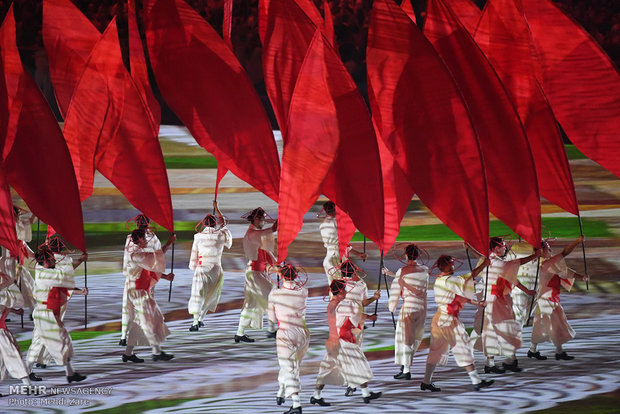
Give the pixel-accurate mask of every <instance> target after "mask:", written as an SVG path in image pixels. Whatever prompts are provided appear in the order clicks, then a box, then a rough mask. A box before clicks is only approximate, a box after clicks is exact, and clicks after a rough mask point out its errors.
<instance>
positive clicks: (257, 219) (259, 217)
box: [247, 207, 265, 229]
mask: <svg viewBox="0 0 620 414" xmlns="http://www.w3.org/2000/svg"><path fill="white" fill-rule="evenodd" d="M247 219H248V221H249V222H250V223H252V224H253V225H254V227H256V228H257V229H262V228H263V226H264V225H265V210H263V208H262V207H257V208H255V209H254V210H252V211H250V213H249V214H248V216H247Z"/></svg>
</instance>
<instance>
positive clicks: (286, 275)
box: [280, 264, 298, 282]
mask: <svg viewBox="0 0 620 414" xmlns="http://www.w3.org/2000/svg"><path fill="white" fill-rule="evenodd" d="M280 274H281V275H282V278H283V279H284V280H287V281H289V282H292V281H293V280H295V279H297V275H298V271H297V268H296V267H295V266H293V265H292V264H285V265H282V267H281V268H280Z"/></svg>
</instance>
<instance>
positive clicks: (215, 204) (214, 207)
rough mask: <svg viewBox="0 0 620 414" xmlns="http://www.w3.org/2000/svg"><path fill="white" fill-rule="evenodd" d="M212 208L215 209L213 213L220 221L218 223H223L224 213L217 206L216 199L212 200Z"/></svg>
mask: <svg viewBox="0 0 620 414" xmlns="http://www.w3.org/2000/svg"><path fill="white" fill-rule="evenodd" d="M213 210H214V211H215V214H217V218H218V220H219V221H220V223H223V222H224V215H223V214H222V212H221V211H220V208H219V207H218V205H217V201H216V200H213Z"/></svg>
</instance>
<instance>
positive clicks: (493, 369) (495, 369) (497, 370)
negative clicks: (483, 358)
mask: <svg viewBox="0 0 620 414" xmlns="http://www.w3.org/2000/svg"><path fill="white" fill-rule="evenodd" d="M504 372H506V370H505V369H503V368H500V367H496V366H495V365H493V366H492V367H490V366H488V365H485V366H484V373H485V374H503V373H504Z"/></svg>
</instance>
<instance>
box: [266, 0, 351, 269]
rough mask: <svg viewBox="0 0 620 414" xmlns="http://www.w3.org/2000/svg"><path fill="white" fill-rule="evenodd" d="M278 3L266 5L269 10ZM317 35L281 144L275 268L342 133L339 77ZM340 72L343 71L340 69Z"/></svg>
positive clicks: (316, 191)
mask: <svg viewBox="0 0 620 414" xmlns="http://www.w3.org/2000/svg"><path fill="white" fill-rule="evenodd" d="M278 1H279V0H272V5H275V4H277V2H278ZM326 43H328V40H327V39H325V38H324V36H323V35H322V33H321V31H320V30H318V29H317V30H316V31H315V35H314V38H313V39H312V42H311V43H310V46H309V48H308V52H307V54H306V58H305V60H304V64H303V65H302V67H301V70H300V72H299V76H298V78H297V83H296V85H295V91H294V93H293V97H292V99H291V107H290V118H289V124H288V130H289V132H290V134H289V138H288V139H287V141H286V142H285V144H284V152H283V155H282V175H281V178H280V203H279V206H278V262H282V261H283V260H284V259H286V256H287V249H288V246H289V245H290V244H291V242H292V241H293V240H295V237H296V236H297V234H298V233H299V230H301V227H302V226H303V216H304V214H305V213H306V212H307V211H308V209H309V208H310V207H311V206H312V204H313V203H314V202H315V201H316V199H317V198H318V196H319V195H320V194H321V192H320V189H321V185H322V184H323V181H324V180H325V177H326V176H327V174H328V172H329V170H330V168H331V167H332V163H333V162H334V159H335V157H336V153H337V152H338V144H339V140H340V135H341V133H342V131H341V130H340V125H339V123H338V114H339V112H340V111H343V110H346V108H344V107H343V106H342V105H339V106H337V103H336V100H337V99H338V98H339V93H340V92H341V91H339V90H338V86H339V84H338V83H339V82H340V81H341V79H342V74H340V73H333V72H334V71H337V70H338V69H340V68H338V67H336V68H332V67H329V66H330V65H331V66H334V64H333V61H334V60H336V61H337V59H338V57H337V56H335V51H334V50H333V49H331V48H329V47H328V46H327V44H326ZM342 69H344V68H342ZM345 70H346V69H345Z"/></svg>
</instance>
